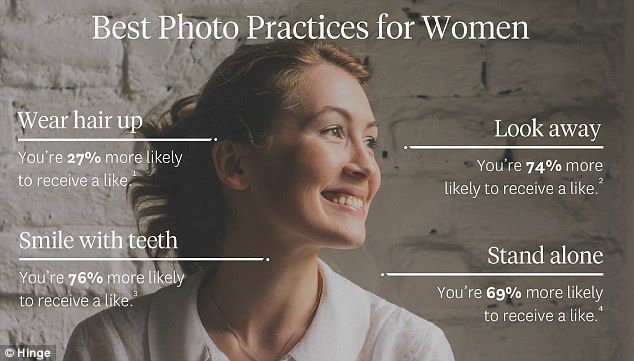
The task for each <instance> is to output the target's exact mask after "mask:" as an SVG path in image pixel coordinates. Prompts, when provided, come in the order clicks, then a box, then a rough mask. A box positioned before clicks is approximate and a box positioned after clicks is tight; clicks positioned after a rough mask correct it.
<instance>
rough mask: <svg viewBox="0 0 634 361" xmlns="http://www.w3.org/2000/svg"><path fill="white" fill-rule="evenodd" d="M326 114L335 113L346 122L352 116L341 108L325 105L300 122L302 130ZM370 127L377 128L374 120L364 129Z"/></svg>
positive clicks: (376, 122)
mask: <svg viewBox="0 0 634 361" xmlns="http://www.w3.org/2000/svg"><path fill="white" fill-rule="evenodd" d="M328 112H336V113H339V114H341V115H342V116H343V117H344V118H345V119H346V121H348V122H349V121H350V120H352V116H351V115H350V113H349V112H348V111H347V110H345V109H343V108H339V107H335V106H332V105H326V106H325V107H323V108H321V109H320V110H319V111H318V112H316V113H314V114H312V115H310V116H309V117H308V118H306V120H304V122H302V128H303V127H305V126H306V125H308V124H309V123H310V122H311V121H312V120H314V119H315V118H317V117H318V116H320V115H322V114H324V113H328ZM372 127H378V121H376V120H374V121H372V122H370V123H368V125H367V127H366V128H372Z"/></svg>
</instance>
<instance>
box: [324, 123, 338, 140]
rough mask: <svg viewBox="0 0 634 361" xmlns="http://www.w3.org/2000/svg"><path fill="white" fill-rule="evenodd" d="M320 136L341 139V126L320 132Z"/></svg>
mask: <svg viewBox="0 0 634 361" xmlns="http://www.w3.org/2000/svg"><path fill="white" fill-rule="evenodd" d="M321 134H326V135H332V136H334V137H337V138H343V129H342V128H341V126H339V125H335V126H332V127H329V128H326V129H324V130H322V131H321Z"/></svg>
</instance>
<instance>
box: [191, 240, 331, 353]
mask: <svg viewBox="0 0 634 361" xmlns="http://www.w3.org/2000/svg"><path fill="white" fill-rule="evenodd" d="M245 239H254V238H251V237H248V238H246V237H241V238H240V239H235V238H234V239H232V238H230V237H228V238H227V243H226V245H227V246H226V248H225V252H224V256H226V257H238V256H242V257H244V256H247V255H248V256H252V257H259V256H261V257H266V258H268V259H269V261H268V262H267V261H262V262H223V263H221V264H220V265H219V267H218V270H217V272H216V273H215V274H214V276H213V277H212V278H211V279H210V280H209V281H208V282H207V283H206V284H203V286H202V288H201V292H202V295H201V297H199V310H200V312H201V319H202V320H203V324H204V325H205V327H206V329H207V330H209V331H211V332H210V334H212V335H213V334H214V332H217V333H218V334H219V335H221V334H223V333H224V335H225V336H226V337H225V338H224V339H226V340H231V339H232V336H233V335H229V334H227V333H226V332H227V331H230V330H227V329H226V328H227V327H226V326H227V325H226V323H228V324H229V327H230V328H231V329H233V330H231V331H235V332H236V333H237V334H238V337H240V338H241V339H242V341H244V343H245V344H246V345H248V347H249V349H250V350H258V349H260V351H258V354H264V353H263V352H262V351H263V350H266V351H271V352H273V351H274V350H278V349H281V348H282V346H283V345H284V344H286V343H287V342H288V341H289V340H290V341H291V342H292V344H294V343H296V342H297V341H298V340H299V338H301V336H302V335H303V334H304V332H305V330H306V328H307V326H308V324H309V322H310V321H311V318H312V316H313V315H314V311H315V307H316V304H317V302H318V293H319V290H318V287H317V285H318V284H319V279H318V267H319V265H318V260H317V253H318V250H317V249H314V248H307V247H303V248H299V247H292V246H290V245H288V244H285V245H284V246H282V245H280V243H286V242H279V241H274V240H263V239H262V238H261V237H258V238H257V242H247V241H241V240H245ZM258 245H266V247H258ZM273 245H277V246H278V247H275V246H273ZM259 248H261V249H259ZM210 289H211V293H210V292H209V291H210ZM214 301H215V302H214ZM214 330H215V331H214ZM219 339H222V337H220V338H219ZM293 339H296V340H293ZM214 341H216V340H214ZM236 341H237V340H236ZM234 346H235V345H234ZM287 351H288V350H287ZM267 353H268V352H267Z"/></svg>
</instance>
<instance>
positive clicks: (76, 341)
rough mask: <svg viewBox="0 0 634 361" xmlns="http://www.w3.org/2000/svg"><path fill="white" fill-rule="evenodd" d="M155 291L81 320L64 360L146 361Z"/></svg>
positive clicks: (68, 345) (70, 340)
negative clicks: (148, 321) (148, 322)
mask: <svg viewBox="0 0 634 361" xmlns="http://www.w3.org/2000/svg"><path fill="white" fill-rule="evenodd" d="M155 294H156V293H152V294H148V295H145V296H141V297H138V298H135V299H133V300H132V301H130V303H129V304H128V306H126V307H122V306H120V307H110V308H108V309H105V310H102V311H100V312H97V313H96V314H94V315H92V316H90V317H88V318H86V319H85V320H83V321H81V322H80V323H79V324H78V325H77V326H76V327H75V329H74V330H73V332H72V334H71V336H70V339H69V341H68V344H67V346H66V351H65V354H64V360H82V361H84V360H119V359H135V360H143V359H145V357H144V356H145V355H147V350H146V344H147V342H146V341H147V320H148V313H149V308H150V303H151V301H152V298H153V297H155Z"/></svg>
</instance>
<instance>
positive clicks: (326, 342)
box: [64, 260, 454, 361]
mask: <svg viewBox="0 0 634 361" xmlns="http://www.w3.org/2000/svg"><path fill="white" fill-rule="evenodd" d="M319 266H320V269H321V271H322V275H323V280H324V289H323V291H322V292H323V293H322V298H321V301H320V303H319V306H318V309H317V312H316V314H315V316H314V318H313V321H312V322H311V324H310V326H309V328H308V330H307V331H306V333H305V334H304V336H303V337H302V339H301V340H300V341H299V342H298V343H297V344H296V345H295V346H294V347H293V348H292V349H291V350H290V351H289V352H288V354H286V356H285V357H284V358H283V359H284V360H289V361H290V360H293V361H323V360H337V361H348V360H350V361H354V360H359V361H361V360H363V361H366V360H381V361H389V360H399V361H405V360H416V361H453V360H454V357H453V353H452V351H451V347H450V346H449V343H448V342H447V339H446V338H445V335H444V334H443V332H442V331H441V330H440V329H439V328H438V327H436V326H435V325H434V324H433V323H431V322H429V321H426V320H424V319H422V318H420V317H418V316H416V315H414V314H413V313H411V312H409V311H407V310H405V309H403V308H401V307H399V306H396V305H395V304H393V303H390V302H388V301H386V300H384V299H382V298H380V297H379V296H377V295H375V294H373V293H371V292H369V291H366V290H364V289H362V288H360V287H359V286H357V285H355V284H354V283H352V282H351V281H349V280H347V279H346V278H344V277H342V276H341V275H339V274H337V273H336V272H335V271H333V270H332V269H331V268H330V267H329V266H328V265H327V264H326V263H324V262H323V261H321V260H320V261H319ZM205 275H206V274H205V272H204V271H200V272H198V273H196V274H193V275H191V276H189V277H186V278H185V280H184V281H183V284H182V286H181V287H176V286H175V285H172V286H169V287H165V288H163V289H161V290H159V291H157V292H155V293H153V294H150V295H146V296H143V297H140V298H137V299H135V300H134V301H133V305H134V306H133V307H127V308H121V307H120V308H110V309H107V310H104V311H101V312H99V313H97V314H96V315H94V316H92V317H90V318H88V319H86V320H84V321H82V322H81V323H80V324H79V325H78V326H77V327H76V328H75V330H74V331H73V333H72V335H71V337H70V340H69V342H68V347H67V349H66V354H65V355H64V361H75V360H77V361H88V360H117V361H119V360H153V361H208V360H210V356H211V360H212V361H228V360H229V359H228V358H227V356H226V355H225V354H223V353H222V351H220V349H218V347H217V346H216V345H215V344H214V343H213V341H212V340H211V338H210V337H209V336H208V334H207V332H206V331H205V328H204V327H203V325H202V322H201V320H200V317H199V315H198V308H197V295H198V289H199V288H200V286H201V283H202V282H203V280H204V279H205Z"/></svg>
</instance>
